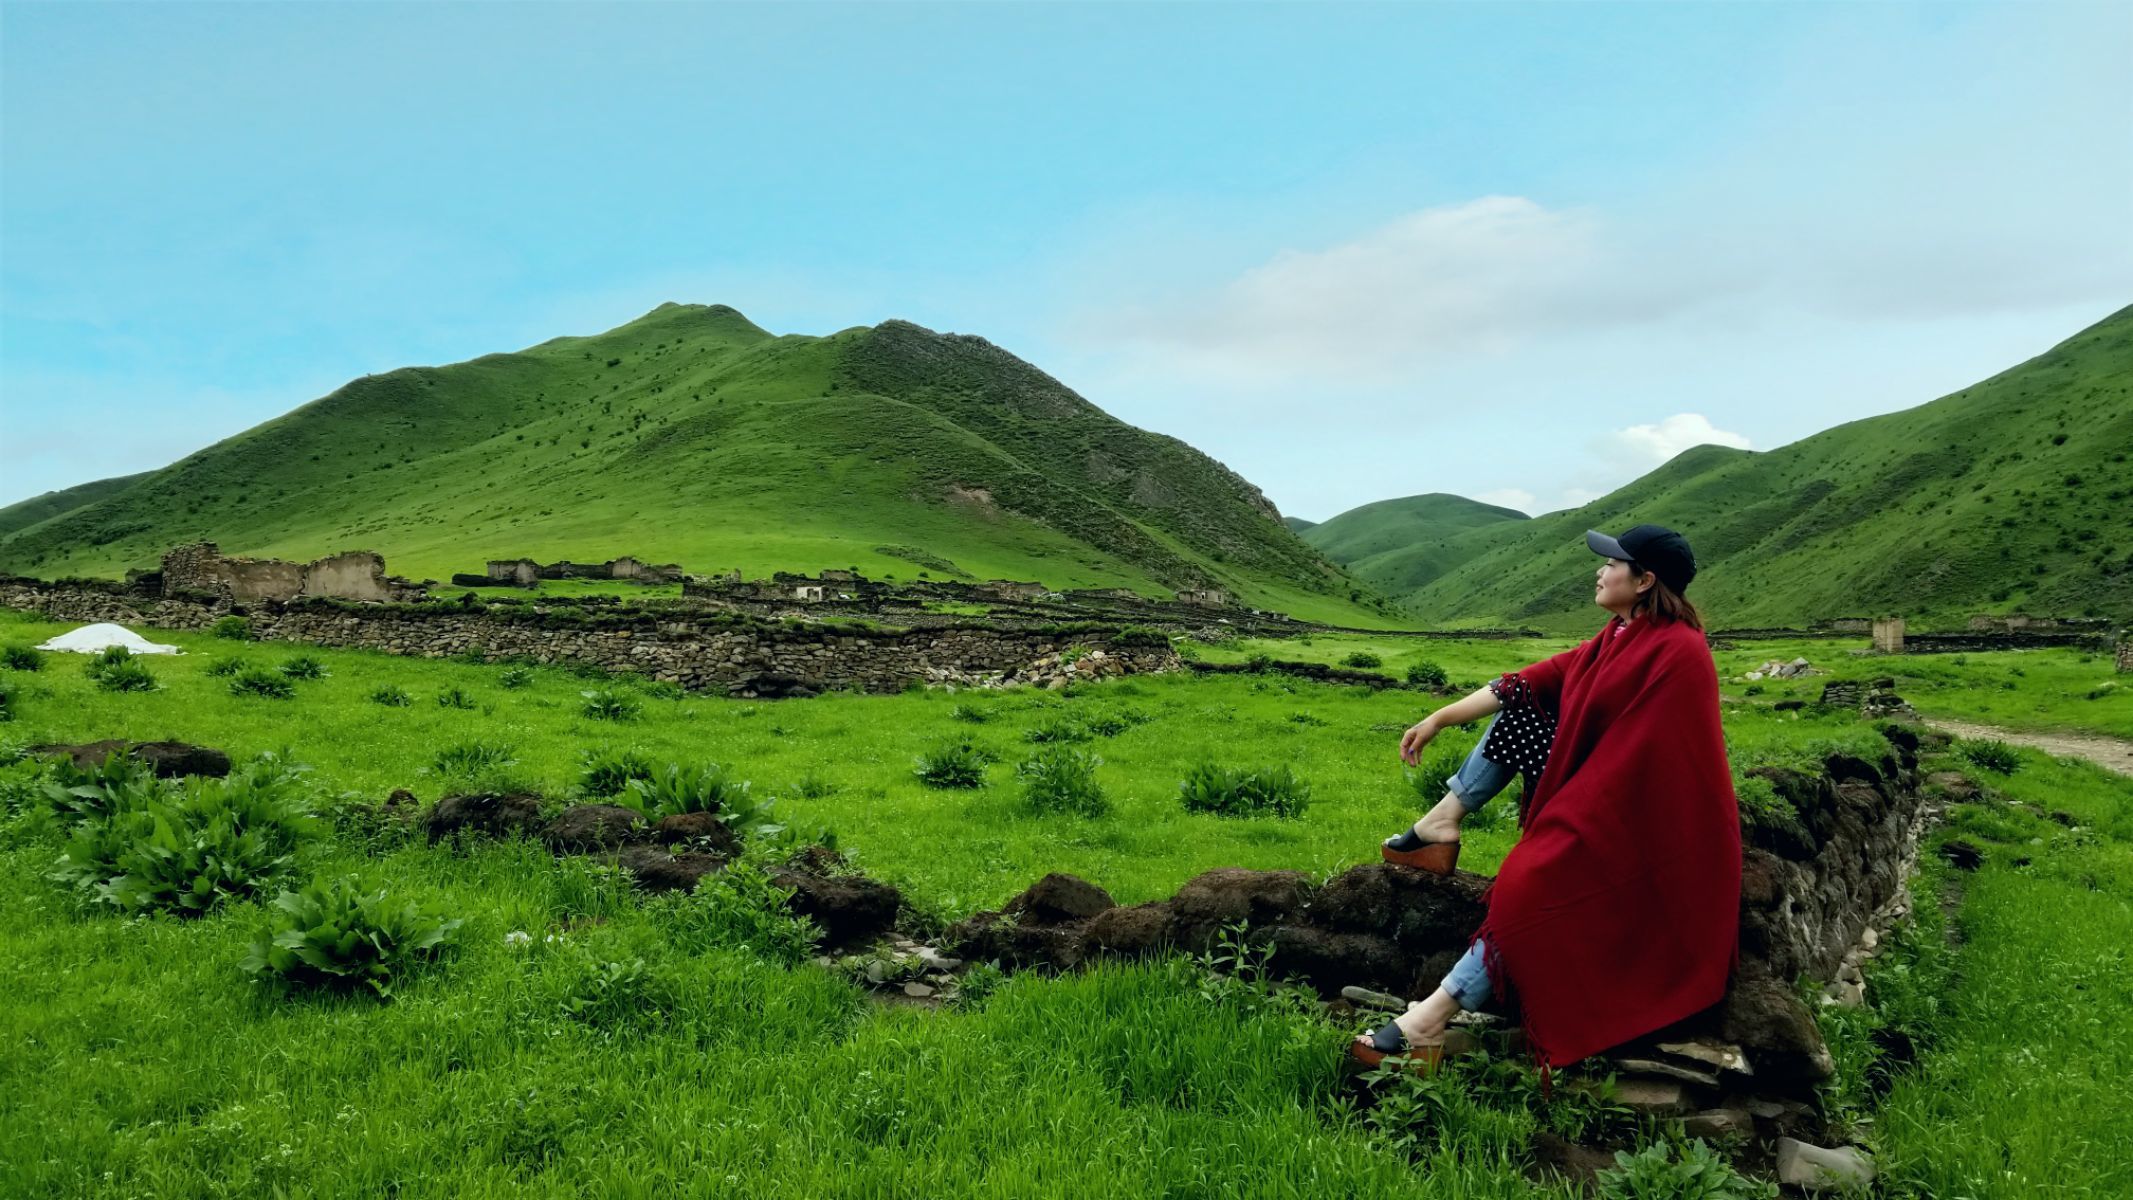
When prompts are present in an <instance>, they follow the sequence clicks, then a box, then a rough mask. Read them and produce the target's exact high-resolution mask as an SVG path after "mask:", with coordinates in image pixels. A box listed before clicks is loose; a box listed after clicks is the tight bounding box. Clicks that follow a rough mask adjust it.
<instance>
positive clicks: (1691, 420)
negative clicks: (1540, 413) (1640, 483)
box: [1602, 413, 1753, 470]
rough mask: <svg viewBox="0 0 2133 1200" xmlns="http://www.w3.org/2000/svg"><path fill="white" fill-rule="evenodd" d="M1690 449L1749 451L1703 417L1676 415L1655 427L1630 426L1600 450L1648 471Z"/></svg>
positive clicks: (1739, 437) (1734, 435) (1609, 437)
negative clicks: (1726, 447) (1716, 448)
mask: <svg viewBox="0 0 2133 1200" xmlns="http://www.w3.org/2000/svg"><path fill="white" fill-rule="evenodd" d="M1691 446H1731V447H1733V448H1734V449H1736V450H1748V449H1752V448H1753V447H1751V446H1750V445H1749V444H1748V439H1747V438H1746V437H1744V436H1742V435H1740V434H1738V433H1729V432H1727V431H1726V430H1723V429H1720V428H1718V427H1717V426H1716V425H1713V424H1711V422H1710V419H1709V418H1707V417H1705V416H1704V415H1703V414H1702V413H1675V414H1674V415H1673V416H1671V417H1668V418H1666V419H1665V420H1663V421H1660V422H1659V423H1658V424H1656V425H1632V426H1630V427H1629V428H1627V429H1618V430H1616V431H1614V432H1613V433H1611V434H1609V435H1607V437H1606V438H1605V439H1603V442H1602V449H1603V450H1605V451H1608V452H1610V453H1609V457H1610V458H1613V459H1617V460H1620V461H1621V462H1622V465H1624V466H1630V467H1634V468H1636V469H1638V470H1648V469H1650V468H1652V467H1656V466H1658V465H1659V464H1660V463H1663V462H1666V461H1667V460H1668V459H1671V458H1673V457H1674V456H1675V455H1677V454H1679V453H1681V452H1682V451H1684V450H1687V449H1688V448H1690V447H1691Z"/></svg>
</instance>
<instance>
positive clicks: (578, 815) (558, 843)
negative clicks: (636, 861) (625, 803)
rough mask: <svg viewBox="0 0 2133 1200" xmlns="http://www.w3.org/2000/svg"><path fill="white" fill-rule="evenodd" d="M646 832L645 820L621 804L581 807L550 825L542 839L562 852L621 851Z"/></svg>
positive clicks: (581, 805) (576, 806)
mask: <svg viewBox="0 0 2133 1200" xmlns="http://www.w3.org/2000/svg"><path fill="white" fill-rule="evenodd" d="M643 833H644V817H643V816H641V815H639V814H638V812H637V811H636V810H635V809H630V808H624V807H622V806H621V805H619V804H579V805H575V806H573V807H570V808H566V809H564V810H563V811H562V812H561V813H559V814H557V816H556V819H555V820H553V821H550V822H549V823H548V828H547V829H546V830H545V831H544V832H543V833H542V835H541V836H542V837H543V838H545V839H546V840H547V842H548V845H549V847H550V848H551V849H553V850H555V851H556V852H558V853H565V852H569V851H578V852H592V851H599V850H617V849H620V848H621V847H623V846H625V845H628V844H629V843H631V842H634V841H636V840H637V839H638V838H639V837H641V836H643Z"/></svg>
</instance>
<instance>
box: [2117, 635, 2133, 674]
mask: <svg viewBox="0 0 2133 1200" xmlns="http://www.w3.org/2000/svg"><path fill="white" fill-rule="evenodd" d="M2118 669H2119V670H2120V671H2121V672H2126V671H2133V637H2129V638H2125V639H2123V640H2121V641H2120V642H2119V643H2118Z"/></svg>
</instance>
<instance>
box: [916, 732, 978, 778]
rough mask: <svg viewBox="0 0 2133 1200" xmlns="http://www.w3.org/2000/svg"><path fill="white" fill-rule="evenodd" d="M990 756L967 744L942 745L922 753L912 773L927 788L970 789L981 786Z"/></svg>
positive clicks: (944, 743) (947, 743) (949, 743)
mask: <svg viewBox="0 0 2133 1200" xmlns="http://www.w3.org/2000/svg"><path fill="white" fill-rule="evenodd" d="M991 761H992V755H990V754H988V753H986V751H985V750H984V749H983V748H982V747H979V746H975V745H972V744H971V743H969V742H943V743H942V744H941V745H939V746H937V747H935V748H934V749H932V750H931V751H928V752H927V753H925V754H922V755H920V756H919V758H918V763H917V766H916V767H915V769H914V770H913V771H912V774H914V775H917V776H918V781H919V782H920V783H923V784H925V785H926V786H927V787H931V788H974V787H983V786H984V784H985V765H986V764H987V763H989V762H991Z"/></svg>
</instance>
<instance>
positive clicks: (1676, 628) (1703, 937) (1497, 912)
mask: <svg viewBox="0 0 2133 1200" xmlns="http://www.w3.org/2000/svg"><path fill="white" fill-rule="evenodd" d="M1618 628H1619V629H1620V632H1619V633H1618V632H1616V630H1617V629H1618ZM1519 675H1520V677H1522V678H1523V679H1524V680H1525V682H1526V686H1527V687H1528V688H1530V689H1531V691H1532V695H1533V697H1534V699H1535V700H1536V701H1537V702H1538V703H1541V704H1543V705H1547V706H1551V707H1553V708H1554V709H1555V710H1556V712H1557V713H1558V724H1557V726H1556V732H1555V743H1554V745H1553V747H1552V748H1551V749H1550V750H1549V753H1548V765H1547V767H1546V769H1544V770H1543V771H1542V772H1541V777H1540V782H1539V784H1538V785H1537V786H1536V787H1535V789H1534V793H1533V795H1532V796H1531V797H1530V799H1529V801H1528V804H1527V807H1526V818H1525V831H1524V834H1523V836H1522V837H1521V838H1520V839H1519V842H1518V845H1517V846H1515V847H1513V848H1512V850H1511V853H1510V856H1509V857H1508V858H1506V859H1504V863H1503V869H1502V870H1501V871H1499V872H1498V873H1497V875H1496V882H1495V885H1494V886H1493V887H1492V888H1491V889H1490V892H1489V897H1488V918H1487V920H1486V921H1485V922H1484V923H1483V925H1482V929H1481V933H1480V934H1479V935H1478V936H1480V937H1482V938H1485V939H1487V941H1488V947H1489V953H1488V958H1489V969H1490V974H1491V976H1492V977H1493V978H1494V980H1495V982H1496V984H1497V988H1498V991H1499V992H1500V993H1501V992H1508V993H1509V994H1510V995H1511V996H1512V997H1513V998H1515V999H1516V1000H1517V1002H1518V1004H1519V1006H1520V1008H1521V1010H1522V1012H1523V1014H1524V1023H1525V1029H1526V1036H1527V1039H1528V1041H1529V1042H1530V1044H1531V1045H1532V1047H1533V1049H1534V1052H1535V1053H1536V1054H1537V1055H1538V1057H1539V1058H1540V1060H1541V1061H1542V1062H1543V1063H1544V1064H1549V1065H1553V1066H1567V1065H1569V1064H1571V1063H1574V1062H1576V1061H1578V1060H1579V1059H1581V1058H1585V1057H1586V1056H1588V1055H1591V1054H1595V1053H1597V1052H1599V1051H1601V1050H1605V1049H1607V1048H1608V1047H1610V1046H1615V1045H1619V1044H1620V1043H1622V1042H1626V1041H1628V1040H1629V1039H1631V1038H1634V1037H1637V1036H1639V1035H1642V1034H1645V1033H1649V1032H1651V1031H1652V1030H1654V1029H1658V1028H1660V1027H1661V1026H1664V1025H1668V1024H1671V1023H1672V1022H1674V1021H1678V1020H1680V1019H1681V1018H1683V1017H1686V1016H1688V1015H1690V1014H1691V1013H1695V1012H1698V1011H1700V1010H1702V1009H1705V1008H1708V1007H1710V1006H1711V1005H1713V1004H1715V1003H1717V1002H1718V1001H1719V999H1720V998H1721V997H1722V996H1723V995H1724V994H1725V989H1726V979H1727V976H1728V975H1729V974H1730V972H1731V970H1732V966H1733V956H1734V951H1735V948H1736V944H1737V942H1738V938H1739V932H1740V810H1739V807H1738V806H1737V804H1736V802H1735V800H1734V797H1733V779H1732V774H1731V773H1730V772H1729V771H1728V770H1727V767H1726V747H1725V741H1724V737H1723V735H1722V734H1721V732H1720V730H1719V724H1718V672H1717V669H1716V667H1715V666H1714V665H1713V664H1712V662H1711V651H1710V648H1709V647H1708V646H1707V645H1706V644H1705V642H1704V637H1703V634H1702V632H1701V631H1699V630H1696V629H1692V628H1690V627H1689V626H1687V625H1683V624H1680V623H1679V622H1654V621H1652V620H1650V619H1644V620H1638V621H1632V622H1630V623H1629V624H1627V625H1626V626H1618V625H1617V623H1615V622H1610V623H1609V624H1608V627H1607V628H1605V629H1603V630H1601V631H1600V633H1599V635H1598V636H1597V637H1595V638H1593V639H1592V640H1591V641H1589V642H1586V643H1585V644H1584V645H1582V646H1579V647H1578V648H1576V649H1575V650H1568V651H1565V652H1563V653H1561V654H1558V655H1556V656H1555V657H1553V658H1550V659H1547V660H1545V661H1543V662H1538V663H1535V664H1534V665H1532V666H1530V667H1527V668H1526V669H1525V670H1523V671H1521V672H1519ZM1505 985H1508V987H1506V986H1505Z"/></svg>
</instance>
